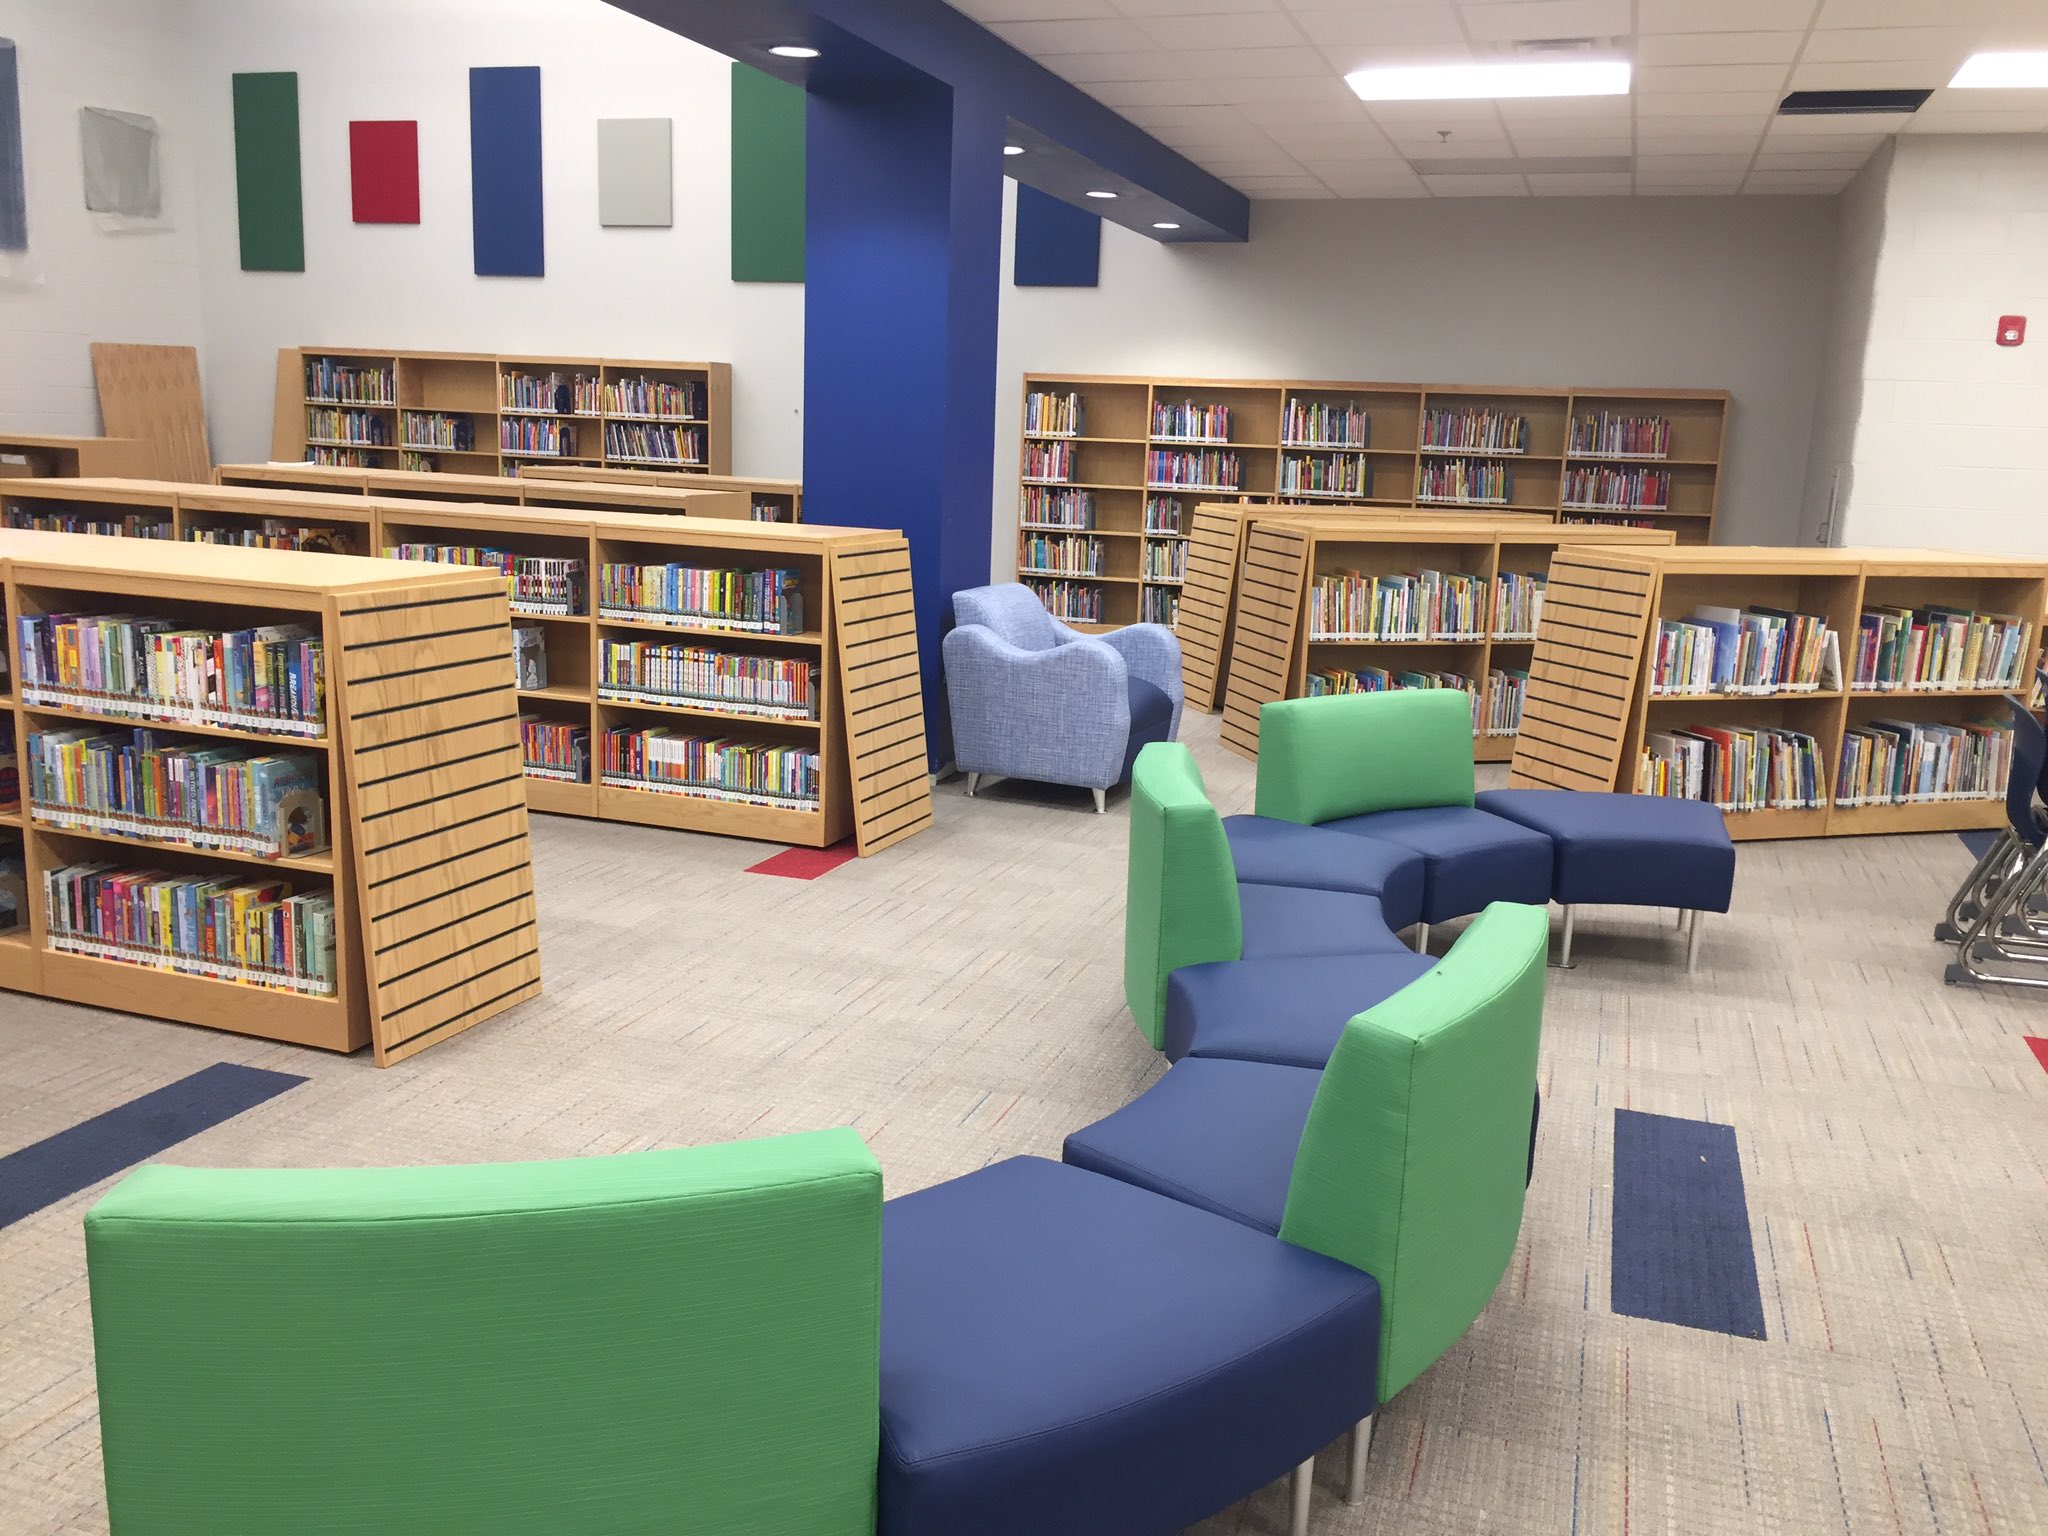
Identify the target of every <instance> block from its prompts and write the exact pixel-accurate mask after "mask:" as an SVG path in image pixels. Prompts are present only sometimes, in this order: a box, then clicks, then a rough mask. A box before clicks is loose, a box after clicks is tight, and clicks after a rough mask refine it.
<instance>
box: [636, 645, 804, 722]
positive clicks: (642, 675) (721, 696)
mask: <svg viewBox="0 0 2048 1536" xmlns="http://www.w3.org/2000/svg"><path fill="white" fill-rule="evenodd" d="M597 679H598V683H597V686H598V697H600V698H605V699H613V700H617V701H620V702H624V703H635V704H684V705H703V706H705V707H708V708H716V709H721V710H730V711H731V712H732V713H734V714H742V715H760V716H762V717H763V718H766V719H774V720H815V719H817V718H818V666H817V663H816V662H813V661H809V660H806V659H804V658H802V657H785V656H747V655H742V654H739V653H737V652H733V651H721V650H714V649H712V648H711V647H709V646H702V645H670V644H668V643H667V642H665V641H658V640H614V639H611V638H610V637H609V636H607V637H606V638H605V639H604V641H603V642H602V643H601V644H600V646H599V648H598V661H597Z"/></svg>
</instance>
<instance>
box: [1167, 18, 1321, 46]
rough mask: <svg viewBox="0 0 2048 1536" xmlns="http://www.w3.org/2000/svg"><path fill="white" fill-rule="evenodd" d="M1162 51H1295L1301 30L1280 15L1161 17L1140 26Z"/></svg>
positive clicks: (1298, 44) (1299, 42)
mask: <svg viewBox="0 0 2048 1536" xmlns="http://www.w3.org/2000/svg"><path fill="white" fill-rule="evenodd" d="M1139 25H1140V26H1142V27H1143V28H1144V29H1145V31H1147V32H1149V33H1150V34H1151V35H1152V37H1153V39H1154V40H1155V41H1156V42H1157V43H1158V44H1159V46H1160V47H1162V48H1171V49H1173V50H1174V51H1175V52H1180V51H1182V50H1185V49H1189V48H1294V47H1299V46H1300V45H1301V40H1302V39H1301V29H1300V28H1299V27H1297V26H1295V24H1294V22H1293V21H1292V20H1291V19H1290V18H1288V17H1286V16H1282V15H1280V14H1278V13H1277V12H1263V13H1254V14H1251V15H1225V16H1159V17H1148V18H1147V19H1146V20H1144V21H1142V22H1140V23H1139Z"/></svg>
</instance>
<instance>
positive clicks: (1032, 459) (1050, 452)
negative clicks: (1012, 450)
mask: <svg viewBox="0 0 2048 1536" xmlns="http://www.w3.org/2000/svg"><path fill="white" fill-rule="evenodd" d="M1024 478H1025V479H1026V480H1040V481H1045V482H1048V483H1052V484H1058V483H1060V482H1062V481H1067V480H1071V479H1073V478H1074V445H1073V444H1072V443H1062V442H1039V441H1030V440H1027V441H1026V442H1025V444H1024Z"/></svg>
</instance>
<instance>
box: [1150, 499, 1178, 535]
mask: <svg viewBox="0 0 2048 1536" xmlns="http://www.w3.org/2000/svg"><path fill="white" fill-rule="evenodd" d="M1186 519H1187V509H1186V507H1185V506H1184V505H1183V504H1182V502H1181V498H1180V497H1178V496H1147V497H1146V498H1145V531H1146V532H1147V533H1165V534H1172V535H1174V536H1175V537H1176V538H1178V537H1182V536H1184V535H1185V534H1186V533H1187V531H1188V528H1187V520H1186Z"/></svg>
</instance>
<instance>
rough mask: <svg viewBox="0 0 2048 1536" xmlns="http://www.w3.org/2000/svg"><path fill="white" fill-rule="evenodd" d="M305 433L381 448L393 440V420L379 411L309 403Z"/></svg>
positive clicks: (322, 439)
mask: <svg viewBox="0 0 2048 1536" xmlns="http://www.w3.org/2000/svg"><path fill="white" fill-rule="evenodd" d="M306 436H308V437H310V438H317V439H319V440H320V441H321V442H325V443H357V444H360V445H362V446H363V447H366V448H382V447H384V446H385V445H387V444H388V443H389V442H390V441H391V423H390V422H389V421H387V420H386V419H385V418H384V417H383V416H382V415H381V414H380V413H378V412H376V411H357V410H351V409H349V408H347V407H346V406H334V405H309V406H307V407H306Z"/></svg>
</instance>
